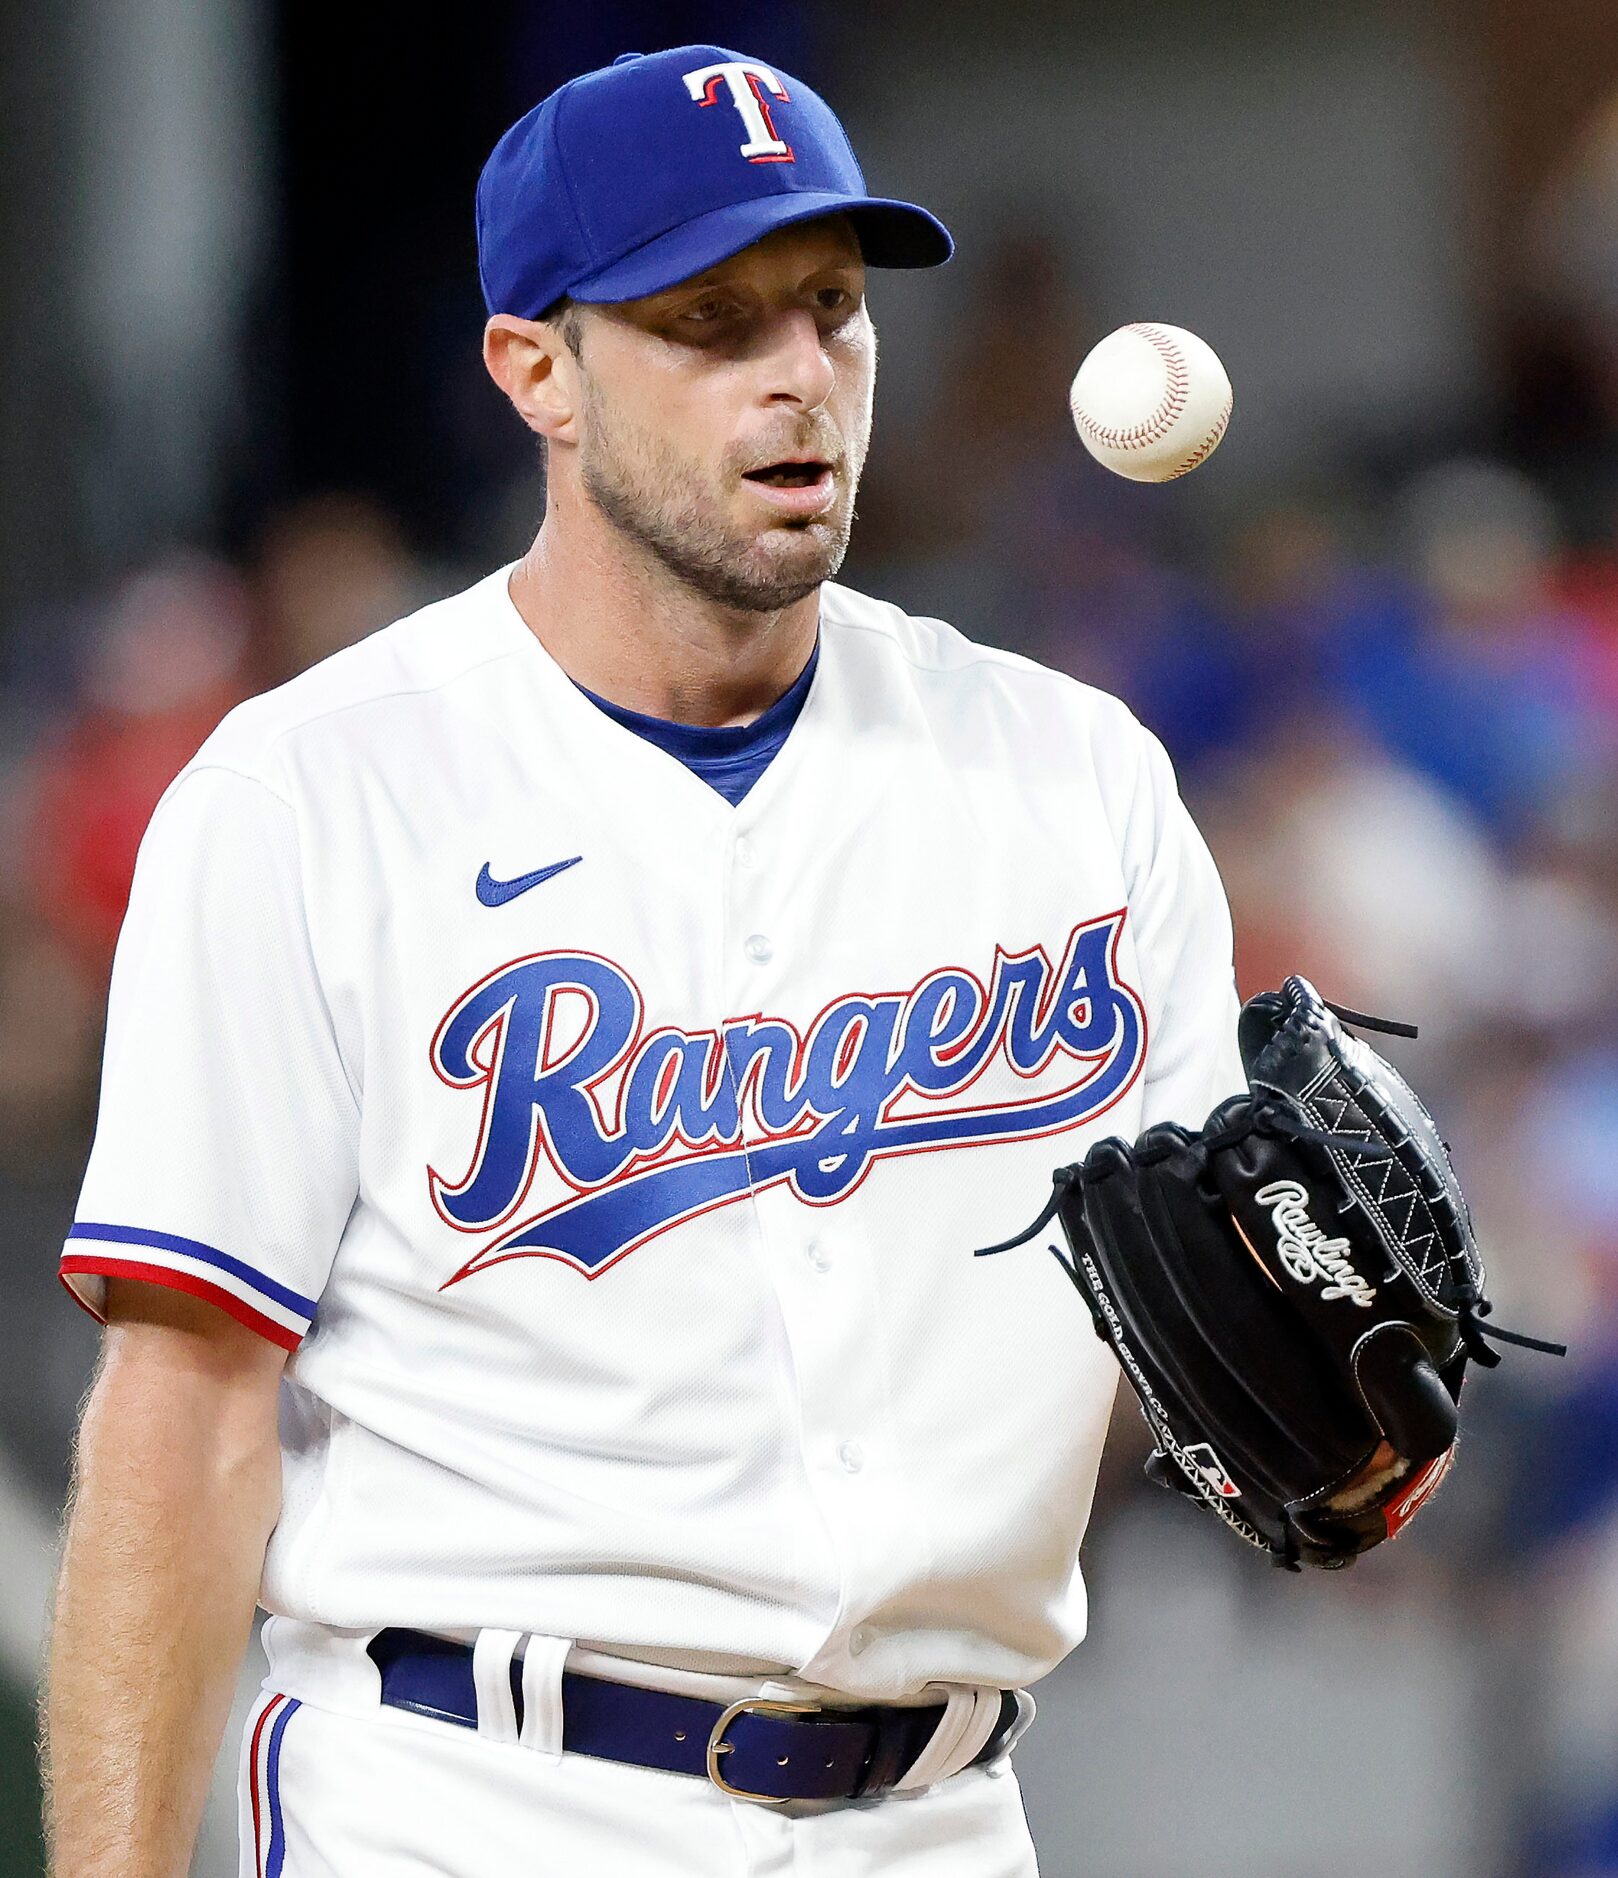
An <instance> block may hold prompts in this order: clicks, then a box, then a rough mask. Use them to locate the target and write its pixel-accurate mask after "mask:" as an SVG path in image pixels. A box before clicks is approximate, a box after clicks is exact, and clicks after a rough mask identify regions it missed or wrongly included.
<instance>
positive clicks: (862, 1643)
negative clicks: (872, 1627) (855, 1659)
mask: <svg viewBox="0 0 1618 1878" xmlns="http://www.w3.org/2000/svg"><path fill="white" fill-rule="evenodd" d="M870 1641H871V1633H870V1631H868V1630H867V1629H866V1628H865V1626H864V1625H863V1624H861V1625H860V1627H859V1628H858V1629H857V1630H856V1631H855V1632H854V1633H853V1634H852V1636H850V1638H849V1640H848V1653H849V1655H850V1656H863V1655H864V1654H865V1651H866V1648H867V1646H868V1645H869V1643H870Z"/></svg>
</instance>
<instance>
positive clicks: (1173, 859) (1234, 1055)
mask: <svg viewBox="0 0 1618 1878" xmlns="http://www.w3.org/2000/svg"><path fill="white" fill-rule="evenodd" d="M1141 737H1142V740H1143V754H1142V763H1141V770H1140V774H1139V778H1138V783H1137V789H1136V795H1135V801H1134V803H1133V805H1132V812H1131V815H1130V822H1129V832H1128V836H1127V838H1126V856H1125V858H1126V866H1127V868H1128V869H1129V872H1130V875H1131V880H1130V889H1129V914H1130V918H1131V920H1132V921H1133V922H1134V927H1135V944H1136V948H1137V951H1138V954H1139V957H1140V960H1141V969H1142V975H1143V978H1144V981H1145V982H1144V984H1143V986H1142V996H1143V997H1144V999H1145V1002H1146V1023H1147V1029H1146V1036H1147V1043H1146V1091H1145V1105H1144V1109H1143V1112H1142V1117H1141V1125H1142V1127H1143V1128H1150V1127H1151V1126H1153V1124H1154V1123H1157V1122H1179V1123H1180V1124H1181V1125H1182V1126H1183V1127H1186V1128H1191V1129H1196V1128H1200V1127H1201V1126H1202V1125H1203V1123H1204V1122H1205V1121H1206V1120H1207V1119H1208V1112H1209V1110H1210V1109H1212V1108H1213V1107H1214V1106H1215V1104H1216V1103H1218V1102H1221V1101H1223V1100H1224V1098H1225V1097H1226V1096H1229V1095H1235V1094H1237V1093H1238V1092H1239V1091H1243V1090H1245V1089H1246V1087H1247V1078H1246V1076H1245V1074H1244V1073H1243V1071H1242V1063H1241V1055H1240V1052H1239V1051H1238V1049H1237V1046H1236V1019H1237V1015H1238V1012H1239V1010H1240V1001H1239V999H1238V998H1237V995H1236V974H1235V968H1234V963H1233V946H1232V934H1231V924H1230V907H1229V905H1228V903H1227V901H1226V899H1225V889H1224V884H1223V882H1222V881H1221V880H1220V878H1219V870H1218V869H1217V868H1216V867H1215V866H1214V861H1213V856H1212V855H1211V854H1210V853H1209V852H1208V844H1207V843H1206V842H1205V841H1204V840H1203V838H1202V835H1201V833H1200V832H1199V830H1198V828H1197V826H1196V824H1195V822H1193V821H1192V819H1191V815H1190V811H1189V810H1188V809H1187V808H1186V806H1185V804H1184V803H1183V802H1182V801H1181V800H1180V792H1179V790H1178V788H1177V787H1176V785H1175V780H1174V770H1173V766H1172V765H1171V764H1170V762H1169V758H1168V754H1167V752H1166V751H1165V750H1164V748H1163V746H1162V744H1161V743H1159V742H1158V740H1157V738H1156V737H1154V736H1152V735H1151V733H1150V732H1148V731H1142V732H1141Z"/></svg>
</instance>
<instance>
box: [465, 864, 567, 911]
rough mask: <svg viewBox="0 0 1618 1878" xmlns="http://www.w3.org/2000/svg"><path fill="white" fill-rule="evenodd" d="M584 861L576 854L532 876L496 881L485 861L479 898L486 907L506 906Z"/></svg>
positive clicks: (539, 870) (535, 872) (536, 870)
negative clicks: (519, 895)
mask: <svg viewBox="0 0 1618 1878" xmlns="http://www.w3.org/2000/svg"><path fill="white" fill-rule="evenodd" d="M583 859H584V856H583V855H582V854H574V855H571V856H569V858H568V859H567V860H565V861H552V862H551V864H550V866H549V867H536V868H535V869H534V871H533V873H531V874H519V875H517V877H516V879H515V880H496V879H495V877H494V876H493V874H491V873H490V872H489V863H488V862H487V861H485V862H484V863H483V872H482V873H481V874H479V875H478V898H479V899H480V900H481V901H482V902H483V904H484V905H485V906H504V905H505V903H506V902H507V901H508V900H515V899H516V897H517V895H518V894H519V893H526V892H527V891H528V889H529V888H530V887H537V886H538V885H539V883H540V882H541V881H542V880H549V879H551V877H552V876H553V875H556V874H561V873H565V872H566V871H567V869H568V868H570V867H577V866H578V864H579V862H580V861H582V860H583Z"/></svg>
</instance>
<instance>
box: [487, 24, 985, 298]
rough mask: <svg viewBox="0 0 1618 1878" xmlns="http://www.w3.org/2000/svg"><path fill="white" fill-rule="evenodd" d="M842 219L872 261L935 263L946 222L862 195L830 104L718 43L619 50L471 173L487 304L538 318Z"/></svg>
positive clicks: (633, 294) (644, 288) (678, 276)
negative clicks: (793, 228) (795, 228)
mask: <svg viewBox="0 0 1618 1878" xmlns="http://www.w3.org/2000/svg"><path fill="white" fill-rule="evenodd" d="M821 215H847V216H848V217H849V219H850V221H852V222H853V224H854V227H855V229H856V231H857V233H858V235H859V240H860V247H861V250H862V252H863V253H864V256H865V259H866V261H867V262H868V263H869V264H870V265H871V266H873V267H937V266H938V265H939V264H940V263H941V262H944V261H947V260H948V259H949V257H950V255H951V254H952V253H953V252H954V246H955V244H954V242H953V241H952V240H951V239H950V234H949V230H948V229H947V228H945V226H944V224H943V223H942V222H940V221H939V220H938V219H937V218H936V217H935V216H932V215H929V214H928V213H927V211H926V210H925V209H922V208H918V207H917V206H916V205H915V204H914V203H913V202H896V201H893V200H891V199H890V198H888V197H886V196H873V195H870V194H869V193H868V192H867V190H866V187H865V177H864V176H863V174H862V173H861V171H860V166H859V163H858V162H857V161H856V159H855V156H854V152H853V149H852V147H851V146H850V144H849V141H848V136H847V133H846V132H845V131H844V129H843V127H842V125H841V124H840V123H838V121H837V118H836V116H835V114H834V113H833V111H832V109H831V107H830V106H829V105H828V104H827V103H826V102H825V101H824V99H822V98H820V97H817V96H816V94H815V93H814V92H813V91H811V90H810V89H809V87H808V86H807V85H806V84H804V83H803V81H802V80H801V79H798V78H792V77H790V76H789V75H788V74H787V73H785V72H778V71H776V70H775V69H774V67H773V66H769V65H765V64H764V63H763V62H762V61H761V60H758V59H749V58H746V57H744V56H743V55H742V54H741V53H739V52H727V51H726V50H725V48H724V47H723V46H676V47H674V48H673V50H671V51H668V52H652V53H645V54H642V53H638V52H626V53H625V54H624V55H623V57H622V58H619V59H616V60H614V62H613V63H612V64H611V65H607V66H603V67H602V68H601V70H600V71H596V72H586V73H585V74H584V76H583V77H582V78H575V79H572V80H571V81H570V82H569V83H567V84H565V85H563V86H562V87H561V88H560V90H557V91H553V92H552V93H551V95H550V96H549V97H548V98H546V99H545V100H544V101H543V102H542V103H540V104H537V105H535V107H534V108H533V110H531V111H530V112H529V113H528V114H527V116H526V117H522V118H519V119H518V121H517V122H516V123H515V124H513V125H512V127H511V129H510V130H508V131H507V132H506V134H505V135H504V136H503V137H502V138H501V139H500V141H499V143H497V144H496V145H495V147H494V152H493V154H492V155H491V156H490V158H489V160H488V162H487V163H486V164H485V165H484V166H483V174H482V175H481V176H480V177H479V178H478V191H477V225H478V273H479V275H480V276H481V278H482V281H483V298H484V300H485V302H486V303H487V305H488V309H489V311H490V312H491V313H512V314H515V315H517V316H518V317H519V318H521V319H538V318H539V317H540V315H541V314H543V313H544V312H545V310H546V309H547V308H548V307H550V306H552V305H554V304H555V302H556V301H558V300H560V299H561V298H562V296H563V295H564V294H567V295H569V296H571V297H572V298H573V299H575V300H585V301H592V302H596V301H610V300H637V299H639V298H640V297H641V296H642V295H644V294H650V293H661V292H662V291H663V289H664V288H666V287H672V286H673V285H674V284H675V283H676V282H677V281H682V280H688V279H690V277H691V276H692V275H693V274H700V273H702V272H703V270H704V269H706V268H710V267H713V266H714V265H715V264H716V263H717V262H719V261H723V260H726V259H727V258H728V257H729V256H731V255H733V254H739V253H740V252H741V250H742V249H743V248H746V247H749V246H750V245H751V244H752V243H753V242H755V241H757V240H759V239H760V237H761V236H764V235H767V234H769V233H770V232H771V231H772V230H773V229H777V228H786V227H788V226H789V225H790V224H792V223H794V222H807V221H811V220H813V219H814V218H815V217H817V216H821Z"/></svg>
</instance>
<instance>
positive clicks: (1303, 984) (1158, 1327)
mask: <svg viewBox="0 0 1618 1878" xmlns="http://www.w3.org/2000/svg"><path fill="white" fill-rule="evenodd" d="M1339 1017H1341V1018H1342V1019H1343V1020H1344V1021H1345V1022H1350V1023H1353V1024H1356V1025H1359V1026H1362V1027H1366V1028H1372V1029H1380V1030H1387V1031H1392V1032H1396V1033H1398V1034H1403V1035H1411V1036H1413V1035H1414V1034H1415V1033H1414V1031H1413V1030H1411V1029H1410V1028H1409V1027H1408V1026H1405V1025H1393V1024H1387V1023H1383V1022H1381V1021H1380V1020H1377V1019H1372V1018H1364V1017H1361V1016H1359V1015H1358V1014H1357V1013H1354V1012H1349V1011H1341V1010H1339V1008H1338V1007H1335V1006H1330V1005H1328V1004H1327V1003H1326V1002H1325V1001H1324V1000H1323V999H1322V998H1321V997H1320V996H1319V994H1318V993H1317V992H1316V991H1315V989H1314V987H1313V986H1312V985H1310V984H1309V983H1308V982H1307V981H1306V980H1304V979H1302V978H1289V979H1288V980H1287V981H1286V983H1285V984H1284V985H1283V986H1282V988H1281V989H1280V991H1272V992H1265V993H1264V994H1263V995H1261V996H1259V997H1256V998H1254V999H1252V1000H1251V1001H1250V1002H1249V1003H1248V1004H1247V1005H1246V1006H1245V1007H1244V1009H1243V1011H1242V1014H1241V1020H1240V1026H1239V1030H1238V1042H1239V1045H1240V1048H1241V1055H1242V1064H1243V1068H1244V1069H1245V1071H1246V1074H1247V1080H1248V1085H1249V1087H1248V1092H1247V1094H1246V1095H1241V1096H1234V1097H1232V1098H1231V1099H1230V1100H1229V1101H1227V1102H1223V1103H1221V1104H1220V1106H1219V1107H1218V1108H1216V1109H1215V1110H1214V1112H1213V1114H1212V1115H1210V1116H1209V1118H1208V1122H1207V1125H1206V1126H1205V1127H1204V1128H1203V1130H1202V1131H1201V1133H1200V1134H1191V1133H1188V1132H1187V1131H1186V1130H1185V1129H1183V1128H1179V1127H1176V1126H1174V1125H1172V1124H1163V1125H1161V1126H1159V1127H1156V1128H1152V1129H1149V1130H1148V1131H1147V1132H1146V1133H1145V1134H1144V1135H1142V1136H1141V1138H1140V1140H1139V1141H1137V1142H1136V1143H1135V1145H1134V1146H1133V1147H1129V1146H1127V1145H1126V1144H1125V1143H1124V1142H1122V1141H1119V1140H1108V1141H1102V1142H1100V1143H1098V1144H1097V1145H1096V1147H1094V1148H1093V1149H1092V1150H1091V1151H1090V1153H1089V1154H1088V1155H1087V1156H1086V1157H1085V1159H1084V1160H1083V1161H1082V1162H1081V1163H1080V1164H1079V1165H1077V1166H1074V1167H1063V1168H1058V1169H1057V1172H1056V1176H1055V1179H1056V1187H1055V1192H1054V1193H1053V1195H1052V1197H1051V1202H1050V1205H1049V1206H1048V1207H1047V1208H1046V1209H1045V1211H1044V1213H1043V1214H1042V1215H1041V1216H1040V1218H1039V1219H1038V1220H1037V1221H1035V1223H1034V1224H1033V1225H1032V1226H1031V1227H1029V1228H1028V1230H1027V1232H1025V1233H1022V1234H1020V1235H1019V1236H1018V1237H1017V1238H1016V1239H1013V1240H1009V1241H1007V1242H1006V1244H1005V1245H999V1246H990V1247H986V1248H985V1252H984V1254H980V1255H979V1256H985V1255H986V1254H988V1253H995V1252H1003V1251H1006V1250H1007V1249H1008V1248H1009V1247H1010V1246H1013V1245H1020V1244H1022V1243H1023V1242H1024V1241H1025V1240H1026V1239H1029V1238H1031V1237H1032V1236H1033V1235H1034V1234H1035V1233H1036V1232H1040V1231H1042V1230H1044V1228H1045V1227H1046V1226H1047V1225H1049V1223H1050V1222H1051V1220H1052V1219H1053V1218H1059V1219H1060V1221H1061V1223H1062V1227H1063V1229H1064V1232H1065V1234H1066V1237H1067V1242H1068V1253H1067V1254H1066V1255H1064V1254H1063V1252H1062V1251H1061V1250H1060V1248H1058V1247H1057V1246H1054V1245H1053V1246H1051V1248H1050V1250H1051V1251H1052V1253H1053V1254H1054V1255H1055V1256H1056V1258H1057V1261H1058V1262H1059V1263H1060V1264H1061V1266H1062V1268H1063V1270H1064V1271H1065V1272H1066V1273H1067V1275H1068V1276H1069V1278H1071V1279H1072V1281H1073V1283H1074V1285H1075V1286H1076V1287H1077V1288H1078V1291H1079V1294H1080V1296H1081V1297H1083V1299H1084V1301H1085V1303H1086V1304H1087V1305H1088V1306H1089V1310H1090V1315H1091V1317H1092V1318H1093V1319H1094V1322H1095V1328H1096V1332H1097V1334H1098V1335H1099V1336H1100V1337H1101V1338H1102V1339H1103V1340H1104V1341H1105V1342H1107V1343H1109V1344H1110V1345H1111V1346H1112V1349H1113V1351H1114V1353H1115V1354H1116V1355H1117V1358H1118V1361H1119V1362H1120V1364H1121V1365H1122V1366H1123V1371H1124V1374H1125V1376H1126V1377H1127V1378H1128V1380H1129V1382H1130V1383H1131V1385H1132V1386H1133V1388H1134V1390H1135V1393H1136V1395H1137V1396H1138V1397H1139V1398H1140V1404H1141V1409H1142V1411H1143V1413H1144V1414H1145V1417H1146V1421H1147V1424H1148V1426H1149V1427H1150V1428H1151V1431H1152V1434H1153V1436H1154V1438H1155V1440H1156V1442H1157V1447H1156V1450H1155V1452H1154V1453H1153V1455H1152V1458H1151V1460H1150V1461H1149V1462H1148V1464H1147V1471H1148V1473H1150V1474H1152V1475H1153V1476H1154V1477H1155V1478H1157V1479H1159V1480H1161V1481H1163V1482H1164V1483H1165V1484H1168V1485H1172V1486H1176V1487H1178V1488H1179V1489H1180V1490H1181V1491H1182V1492H1184V1493H1186V1494H1188V1495H1189V1496H1190V1497H1191V1498H1193V1499H1195V1500H1197V1501H1199V1502H1200V1503H1201V1504H1202V1505H1204V1506H1207V1507H1209V1508H1210V1509H1211V1510H1212V1511H1214V1512H1215V1513H1217V1514H1218V1515H1219V1517H1220V1518H1221V1519H1223V1520H1224V1521H1225V1523H1226V1524H1227V1525H1228V1526H1230V1527H1232V1528H1233V1529H1234V1530H1235V1531H1236V1532H1238V1533H1239V1534H1240V1535H1241V1536H1242V1538H1244V1539H1245V1540H1247V1541H1248V1543H1249V1544H1250V1545H1254V1546H1258V1547H1261V1548H1263V1549H1265V1550H1267V1551H1268V1552H1270V1553H1271V1554H1272V1556H1273V1557H1274V1559H1275V1561H1276V1562H1277V1563H1278V1564H1281V1565H1286V1566H1289V1567H1291V1568H1292V1569H1297V1568H1298V1567H1299V1566H1300V1565H1316V1566H1323V1567H1326V1568H1334V1567H1337V1566H1342V1565H1347V1564H1350V1563H1351V1562H1352V1561H1353V1560H1354V1559H1355V1558H1356V1557H1357V1556H1358V1555H1359V1554H1360V1553H1361V1552H1365V1551H1368V1550H1369V1549H1370V1548H1371V1547H1372V1546H1374V1545H1378V1544H1380V1543H1381V1542H1382V1541H1383V1540H1384V1539H1389V1538H1392V1537H1393V1536H1394V1534H1395V1533H1397V1532H1398V1531H1399V1529H1400V1527H1401V1526H1402V1525H1403V1524H1404V1523H1405V1521H1406V1520H1408V1519H1409V1518H1410V1517H1411V1516H1412V1514H1413V1513H1415V1511H1416V1510H1417V1508H1418V1507H1420V1506H1421V1505H1422V1504H1424V1503H1425V1501H1426V1500H1427V1499H1428V1497H1429V1496H1430V1495H1431V1494H1432V1492H1433V1490H1434V1488H1435V1487H1437V1485H1438V1484H1439V1482H1440V1481H1441V1480H1442V1479H1443V1477H1444V1474H1445V1473H1446V1471H1447V1470H1448V1468H1449V1465H1450V1461H1451V1459H1452V1457H1453V1455H1454V1451H1455V1437H1456V1432H1457V1429H1458V1427H1459V1410H1458V1406H1457V1404H1458V1402H1459V1398H1460V1393H1461V1379H1462V1376H1463V1374H1464V1372H1465V1369H1466V1365H1467V1362H1468V1360H1469V1359H1470V1360H1471V1361H1473V1362H1477V1363H1481V1364H1485V1365H1488V1366H1493V1365H1494V1364H1495V1363H1497V1362H1499V1360H1500V1358H1499V1355H1498V1353H1497V1352H1496V1351H1495V1350H1493V1349H1491V1348H1490V1347H1489V1344H1488V1343H1487V1342H1486V1341H1485V1339H1486V1338H1489V1337H1494V1338H1499V1339H1503V1340H1505V1341H1507V1342H1511V1343H1520V1344H1525V1345H1527V1346H1528V1347H1530V1348H1534V1349H1540V1350H1546V1351H1550V1352H1553V1353H1556V1354H1561V1350H1562V1346H1560V1345H1558V1344H1547V1343H1541V1342H1539V1341H1538V1340H1537V1339H1534V1338H1531V1337H1520V1336H1517V1335H1516V1334H1515V1333H1513V1332H1511V1331H1505V1330H1500V1329H1498V1328H1497V1327H1496V1326H1494V1325H1492V1324H1490V1323H1489V1322H1488V1321H1487V1318H1488V1313H1489V1308H1490V1307H1489V1303H1488V1300H1487V1299H1486V1298H1485V1296H1484V1293H1483V1267H1482V1264H1481V1262H1480V1260H1479V1257H1478V1250H1477V1245H1476V1242H1475V1240H1474V1238H1473V1234H1472V1222H1471V1218H1470V1215H1469V1214H1468V1211H1467V1205H1466V1201H1465V1199H1464V1197H1463V1196H1462V1193H1461V1189H1460V1186H1459V1184H1458V1183H1457V1181H1456V1178H1455V1171H1454V1169H1453V1168H1452V1167H1451V1165H1450V1159H1449V1153H1448V1150H1447V1148H1446V1145H1445V1143H1444V1142H1443V1140H1442V1139H1441V1138H1440V1136H1439V1134H1438V1130H1437V1128H1436V1127H1435V1126H1434V1124H1433V1120H1432V1117H1431V1116H1430V1115H1429V1114H1428V1113H1427V1111H1426V1109H1425V1108H1423V1106H1422V1104H1421V1102H1420V1101H1419V1100H1418V1098H1417V1097H1416V1095H1415V1093H1414V1091H1413V1090H1412V1089H1411V1088H1410V1087H1409V1085H1408V1084H1407V1083H1406V1082H1405V1081H1404V1079H1403V1078H1402V1077H1401V1076H1400V1075H1399V1074H1398V1072H1397V1071H1396V1070H1394V1069H1393V1068H1392V1066H1391V1065H1390V1064H1388V1063H1386V1062H1385V1061H1384V1060H1383V1059H1382V1058H1381V1057H1380V1056H1378V1055H1377V1054H1376V1052H1375V1051H1374V1050H1372V1049H1370V1048H1369V1047H1368V1046H1367V1045H1366V1044H1365V1043H1364V1042H1362V1041H1361V1040H1360V1039H1359V1038H1357V1037H1355V1036H1353V1035H1351V1034H1350V1033H1349V1032H1348V1031H1346V1030H1345V1029H1344V1028H1343V1024H1342V1023H1340V1022H1339V1021H1338V1020H1339Z"/></svg>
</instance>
